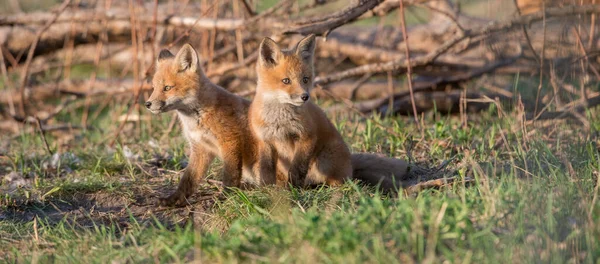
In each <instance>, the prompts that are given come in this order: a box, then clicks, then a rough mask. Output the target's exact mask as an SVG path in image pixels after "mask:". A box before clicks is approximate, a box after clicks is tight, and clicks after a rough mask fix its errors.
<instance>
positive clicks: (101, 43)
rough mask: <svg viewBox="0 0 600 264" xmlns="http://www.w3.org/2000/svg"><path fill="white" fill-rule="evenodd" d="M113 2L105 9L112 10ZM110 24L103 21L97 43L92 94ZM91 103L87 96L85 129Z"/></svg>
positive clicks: (82, 122) (92, 76) (105, 20)
mask: <svg viewBox="0 0 600 264" xmlns="http://www.w3.org/2000/svg"><path fill="white" fill-rule="evenodd" d="M111 2H112V1H111V0H107V1H106V6H105V7H104V8H105V9H106V10H108V9H110V6H111ZM107 24H108V19H106V18H104V20H102V26H103V27H104V30H103V31H102V33H101V34H100V40H99V41H98V42H97V43H96V56H94V70H93V71H92V74H91V75H90V82H89V84H90V86H89V89H90V91H91V92H93V91H94V83H95V82H96V76H97V75H98V66H99V65H100V58H101V57H102V56H101V55H102V47H103V46H104V43H105V42H106V43H108V33H107V32H106V31H107V30H106V28H107V27H106V25H107ZM90 102H91V99H90V97H89V96H86V98H85V107H84V110H83V116H82V117H81V127H83V128H84V129H85V127H87V120H88V115H89V112H90Z"/></svg>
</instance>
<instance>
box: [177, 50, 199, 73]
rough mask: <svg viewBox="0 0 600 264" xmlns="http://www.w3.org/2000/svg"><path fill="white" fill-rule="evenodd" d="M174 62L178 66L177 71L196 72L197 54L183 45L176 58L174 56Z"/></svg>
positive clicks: (197, 64)
mask: <svg viewBox="0 0 600 264" xmlns="http://www.w3.org/2000/svg"><path fill="white" fill-rule="evenodd" d="M175 61H176V62H177V64H178V65H179V71H194V72H195V71H197V70H198V67H199V66H200V59H199V58H198V53H197V52H196V50H195V49H194V48H193V47H192V45H190V44H185V45H183V47H181V49H180V50H179V52H178V53H177V56H175Z"/></svg>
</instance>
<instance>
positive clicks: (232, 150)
mask: <svg viewBox="0 0 600 264" xmlns="http://www.w3.org/2000/svg"><path fill="white" fill-rule="evenodd" d="M240 145H241V144H235V145H234V146H232V147H226V148H223V150H222V152H223V155H222V156H223V185H224V186H225V187H238V188H239V187H240V184H241V181H242V152H241V149H240V148H238V147H237V146H240Z"/></svg>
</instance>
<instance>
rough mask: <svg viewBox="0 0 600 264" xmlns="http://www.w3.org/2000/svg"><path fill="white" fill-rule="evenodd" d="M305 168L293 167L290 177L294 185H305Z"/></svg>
mask: <svg viewBox="0 0 600 264" xmlns="http://www.w3.org/2000/svg"><path fill="white" fill-rule="evenodd" d="M306 171H307V170H305V169H302V168H299V167H293V168H291V169H290V171H289V173H288V179H289V181H290V183H291V184H292V185H293V186H296V187H301V186H302V185H304V179H306Z"/></svg>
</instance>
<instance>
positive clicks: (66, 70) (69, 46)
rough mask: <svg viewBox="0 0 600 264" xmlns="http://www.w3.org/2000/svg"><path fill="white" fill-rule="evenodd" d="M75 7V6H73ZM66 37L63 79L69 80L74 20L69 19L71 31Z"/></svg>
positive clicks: (73, 43)
mask: <svg viewBox="0 0 600 264" xmlns="http://www.w3.org/2000/svg"><path fill="white" fill-rule="evenodd" d="M75 8H76V9H77V7H75ZM67 37H68V39H67V41H66V43H65V45H64V46H65V49H66V50H67V51H66V53H65V63H64V64H63V65H62V67H63V79H65V80H71V64H72V63H73V50H74V49H75V21H74V19H71V31H70V34H69V35H67Z"/></svg>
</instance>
